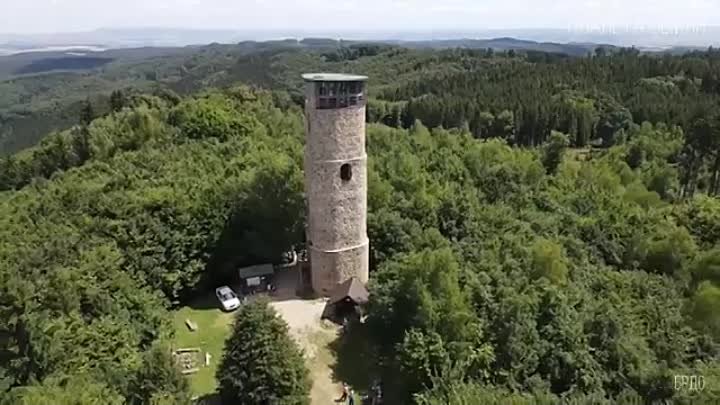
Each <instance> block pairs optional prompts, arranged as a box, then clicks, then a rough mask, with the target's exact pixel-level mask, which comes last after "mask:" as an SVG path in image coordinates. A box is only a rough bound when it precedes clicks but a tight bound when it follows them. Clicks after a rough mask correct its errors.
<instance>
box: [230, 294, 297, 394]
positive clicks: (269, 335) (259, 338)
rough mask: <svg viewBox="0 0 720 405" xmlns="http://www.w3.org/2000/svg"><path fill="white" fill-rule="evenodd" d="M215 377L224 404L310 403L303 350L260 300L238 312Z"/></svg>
mask: <svg viewBox="0 0 720 405" xmlns="http://www.w3.org/2000/svg"><path fill="white" fill-rule="evenodd" d="M216 377H217V380H218V384H219V385H220V388H219V392H220V397H221V399H222V402H223V404H225V405H234V404H243V405H307V404H308V403H309V398H308V394H309V392H310V380H309V377H308V370H307V368H306V367H305V361H304V358H303V354H302V351H301V350H300V349H299V348H298V347H297V345H296V343H295V342H294V341H293V340H292V338H291V337H290V336H289V335H288V327H287V325H286V324H285V322H284V321H283V320H282V319H280V318H279V317H278V314H277V313H276V312H275V310H274V309H272V308H271V307H270V306H269V305H268V304H267V303H265V302H254V303H251V304H249V305H247V306H245V307H243V308H242V309H241V310H239V311H238V312H237V315H236V317H235V324H234V326H233V329H232V333H231V334H230V336H229V337H228V339H227V341H226V342H225V354H224V356H223V359H222V361H221V363H220V366H219V368H218V370H217V376H216Z"/></svg>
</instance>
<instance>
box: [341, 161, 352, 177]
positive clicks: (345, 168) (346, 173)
mask: <svg viewBox="0 0 720 405" xmlns="http://www.w3.org/2000/svg"><path fill="white" fill-rule="evenodd" d="M340 178H341V179H342V180H343V181H350V179H352V167H351V166H350V164H348V163H345V164H344V165H342V166H340Z"/></svg>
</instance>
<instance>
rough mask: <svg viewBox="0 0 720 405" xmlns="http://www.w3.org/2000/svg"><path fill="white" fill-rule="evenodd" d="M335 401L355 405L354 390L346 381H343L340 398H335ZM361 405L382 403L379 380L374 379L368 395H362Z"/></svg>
mask: <svg viewBox="0 0 720 405" xmlns="http://www.w3.org/2000/svg"><path fill="white" fill-rule="evenodd" d="M335 402H339V403H343V404H345V403H346V404H347V405H355V392H354V391H353V389H352V388H350V386H349V385H348V384H347V383H343V391H342V395H341V396H340V398H338V399H336V400H335ZM362 402H363V403H362V405H381V404H382V387H381V384H380V381H376V382H375V383H374V384H373V387H372V389H371V393H370V395H365V396H363V401H362Z"/></svg>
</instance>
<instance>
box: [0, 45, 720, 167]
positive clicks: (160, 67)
mask: <svg viewBox="0 0 720 405" xmlns="http://www.w3.org/2000/svg"><path fill="white" fill-rule="evenodd" d="M438 43H439V44H442V46H460V47H465V48H474V47H477V48H480V47H482V46H491V47H492V46H494V47H499V48H501V49H506V48H511V49H509V50H507V51H493V50H487V49H433V48H432V47H435V46H437V44H438ZM433 44H434V45H433ZM536 45H537V44H536ZM541 45H542V44H541ZM541 45H538V46H540V49H544V50H548V49H552V50H553V51H556V52H550V53H548V52H541V51H538V50H526V49H527V48H528V47H530V45H528V44H527V43H524V42H522V41H516V40H513V41H510V40H509V39H498V40H492V41H488V42H483V41H477V40H458V41H445V42H436V43H422V42H415V43H403V44H399V45H398V44H381V43H374V44H356V43H346V42H338V41H333V40H327V39H306V40H303V41H300V42H298V41H296V40H286V41H272V42H267V43H265V42H243V43H240V44H236V45H218V44H214V45H209V46H205V47H198V48H188V49H184V50H182V51H177V53H167V54H163V55H156V56H154V57H147V58H138V57H137V55H135V56H132V55H134V54H133V53H132V52H130V51H127V52H129V53H128V56H127V57H121V56H118V57H117V58H115V59H113V61H112V62H110V63H105V61H104V60H103V61H97V60H96V61H95V62H98V63H99V64H102V67H99V68H97V69H96V70H91V71H84V72H79V73H78V72H76V73H73V72H59V73H51V74H41V75H34V76H31V77H24V76H21V77H16V78H13V79H9V80H6V81H3V82H0V155H6V154H8V153H12V152H15V151H18V150H21V149H23V148H26V147H29V146H32V145H34V144H36V143H37V142H38V141H39V140H40V139H41V138H42V137H43V136H44V135H45V134H47V133H49V132H50V131H52V130H56V129H66V128H69V127H70V126H72V125H74V124H76V123H77V117H78V116H79V115H80V110H82V109H83V108H84V107H85V105H86V104H88V103H89V104H90V105H91V109H92V111H93V115H94V116H102V115H105V114H107V113H108V112H109V111H110V110H111V109H112V106H111V105H110V96H111V94H112V92H113V91H118V90H120V91H122V92H123V93H125V94H133V93H147V92H153V91H156V92H164V91H168V90H170V91H172V92H175V93H177V94H179V95H181V96H182V95H188V94H192V93H193V92H195V91H198V90H200V89H204V88H208V87H224V86H228V85H231V84H233V83H236V82H238V81H242V82H245V83H249V84H255V85H258V86H262V87H265V88H270V89H274V90H283V91H288V92H290V94H291V96H292V101H294V102H296V103H300V102H301V97H300V92H299V88H300V85H301V81H300V78H299V74H300V73H303V72H307V71H346V72H362V73H366V74H369V76H370V78H371V82H370V85H371V88H370V90H371V93H370V94H371V95H372V96H373V97H374V100H373V102H372V105H371V107H372V108H371V110H372V111H371V116H370V117H369V118H370V120H371V121H378V122H384V123H386V124H388V125H391V126H403V127H408V126H409V125H411V124H412V122H413V121H414V119H416V118H417V119H421V120H423V121H424V122H428V123H429V124H430V125H433V126H434V125H443V126H444V127H456V126H457V127H461V126H463V125H467V126H468V127H469V128H470V130H471V131H472V132H473V133H474V134H476V135H478V136H480V135H481V134H482V133H483V132H487V130H488V129H487V127H488V125H490V123H489V121H488V120H491V121H492V122H493V125H497V126H501V125H504V126H505V127H507V128H508V137H509V138H512V139H511V142H514V143H530V144H532V143H539V142H542V140H543V139H545V138H546V137H547V136H548V135H549V134H550V131H551V130H552V129H557V130H560V131H564V132H568V133H570V134H571V136H572V137H573V138H576V137H578V139H577V144H578V145H582V144H584V143H587V142H591V141H593V140H596V139H597V138H603V142H605V144H606V145H607V144H608V143H609V142H612V140H610V139H607V136H608V134H609V133H614V130H615V129H616V128H618V127H623V126H626V123H627V122H628V120H633V121H634V122H636V123H641V122H642V121H644V120H650V121H653V122H655V121H664V122H667V123H672V124H680V125H682V126H683V127H684V128H685V129H687V128H688V125H690V124H691V121H693V120H694V119H695V118H696V117H697V116H701V115H703V114H704V111H705V110H707V109H708V108H712V107H713V106H714V105H716V104H717V103H718V93H719V90H718V87H719V85H718V83H720V73H718V72H720V69H719V68H718V60H719V57H718V54H719V53H718V51H713V50H710V51H708V52H689V53H684V54H682V55H674V56H672V55H670V54H644V53H640V52H638V51H637V50H633V49H615V48H610V47H600V48H596V47H595V46H594V45H578V44H573V45H557V44H551V45H553V46H554V48H547V47H545V48H543V47H542V46H544V45H542V46H541ZM503 47H504V48H503ZM513 47H516V48H518V49H515V48H513ZM564 47H565V48H564ZM567 47H571V48H573V49H575V50H572V49H569V48H567ZM411 48H412V49H411ZM595 48H596V49H595ZM582 49H584V50H585V51H582ZM593 49H594V51H592V50H593ZM146 52H148V53H150V56H152V55H151V52H152V51H151V50H148V51H146ZM581 52H582V53H581ZM578 54H580V55H588V56H571V55H578ZM102 55H104V54H100V56H102ZM113 55H115V54H113V53H110V54H108V55H107V56H102V57H103V58H114V56H113ZM131 56H132V57H131ZM100 62H102V63H100ZM45 63H49V64H50V65H52V63H54V62H52V63H51V62H47V61H46V62H45ZM42 66H44V65H43V63H40V62H38V63H35V64H34V65H32V66H30V67H28V68H29V69H34V70H35V69H39V68H40V67H42ZM561 115H562V117H561ZM491 118H492V119H491ZM495 118H498V119H497V120H496V119H495ZM510 132H512V134H510ZM578 133H579V135H578ZM574 142H575V139H574Z"/></svg>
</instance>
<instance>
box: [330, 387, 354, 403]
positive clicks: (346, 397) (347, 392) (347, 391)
mask: <svg viewBox="0 0 720 405" xmlns="http://www.w3.org/2000/svg"><path fill="white" fill-rule="evenodd" d="M335 402H341V403H346V402H347V404H348V405H355V392H354V391H353V389H352V388H350V386H349V385H347V383H343V391H342V395H341V396H340V398H338V399H336V400H335Z"/></svg>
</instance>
